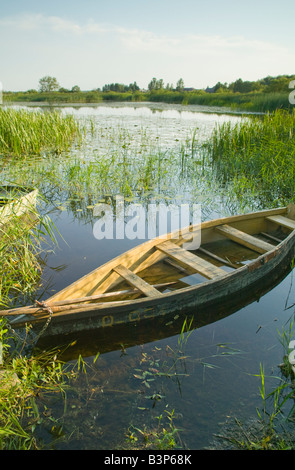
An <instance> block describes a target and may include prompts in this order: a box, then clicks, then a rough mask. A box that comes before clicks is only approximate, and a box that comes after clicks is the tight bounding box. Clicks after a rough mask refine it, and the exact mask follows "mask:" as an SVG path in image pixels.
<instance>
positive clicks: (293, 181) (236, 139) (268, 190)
mask: <svg viewBox="0 0 295 470" xmlns="http://www.w3.org/2000/svg"><path fill="white" fill-rule="evenodd" d="M294 132H295V111H294V110H293V112H292V113H289V112H287V111H283V110H278V111H275V112H274V113H270V114H267V115H265V116H263V117H262V118H259V117H251V118H247V119H244V120H243V121H242V122H241V123H239V124H235V125H233V124H231V123H224V124H222V125H220V126H219V127H217V128H216V129H215V130H214V132H213V134H212V136H211V138H210V139H209V141H208V143H207V144H206V146H207V151H208V154H209V157H210V158H211V162H212V164H213V166H214V167H215V169H216V170H217V173H218V174H219V175H220V178H221V179H222V180H223V182H224V183H234V185H235V188H236V190H237V191H239V189H241V190H242V191H241V192H244V191H245V186H246V188H247V187H248V188H250V187H251V188H252V190H255V191H256V193H257V195H258V196H259V197H262V198H263V200H264V201H265V203H266V204H267V205H270V204H273V205H278V204H286V203H288V202H291V201H294V200H295V178H294V176H295V158H294V157H295V140H294V138H293V137H294Z"/></svg>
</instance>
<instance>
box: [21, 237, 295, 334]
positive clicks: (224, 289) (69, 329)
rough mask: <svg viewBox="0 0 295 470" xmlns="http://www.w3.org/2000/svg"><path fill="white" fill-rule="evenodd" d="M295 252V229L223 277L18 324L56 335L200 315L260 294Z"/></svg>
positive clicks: (279, 275)
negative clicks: (174, 316) (155, 319)
mask: <svg viewBox="0 0 295 470" xmlns="http://www.w3.org/2000/svg"><path fill="white" fill-rule="evenodd" d="M294 255H295V230H294V231H292V232H291V233H290V234H289V235H288V236H287V237H286V238H285V240H284V241H282V242H281V243H279V245H277V246H276V247H274V248H273V249H272V250H271V251H268V252H267V253H265V254H262V255H260V256H258V257H257V258H256V259H255V260H254V261H252V262H250V263H249V264H247V265H244V266H242V267H240V268H239V269H237V270H235V271H232V272H230V273H228V274H227V275H225V276H223V277H220V278H218V279H213V280H208V281H205V282H203V283H201V284H197V285H194V286H189V287H186V288H182V289H180V290H175V291H171V292H167V293H164V294H162V295H160V296H159V297H155V298H153V297H145V298H139V299H135V300H132V301H130V302H126V301H117V302H105V303H97V304H93V303H89V304H86V305H85V304H84V305H81V306H78V307H77V306H76V307H75V308H73V310H72V311H69V310H67V311H66V312H59V313H54V314H53V315H52V317H51V320H50V321H49V322H48V323H47V324H46V322H47V321H48V315H47V316H46V317H45V316H44V318H36V317H34V318H33V317H32V316H29V315H24V316H23V317H22V318H21V319H20V318H18V319H17V322H16V323H15V326H17V328H23V327H24V326H25V324H26V323H31V325H32V328H33V330H34V331H36V333H37V334H38V333H40V332H41V331H42V334H43V335H46V336H51V335H65V334H69V333H73V332H79V331H83V330H86V331H87V330H91V329H98V328H107V327H112V326H119V325H122V324H128V323H129V324H132V323H133V324H134V323H136V322H140V321H144V320H147V319H153V318H155V317H160V316H165V315H169V314H170V315H171V314H173V313H175V314H177V313H181V312H190V313H191V314H192V315H194V316H195V317H197V316H199V315H204V314H205V315H206V311H208V310H209V309H210V308H220V307H222V304H224V305H226V304H227V302H229V301H230V300H232V299H234V298H236V299H240V298H241V297H243V296H244V297H245V298H247V295H248V297H249V296H250V297H251V296H252V297H253V292H257V298H259V296H260V295H261V294H260V292H261V289H264V290H265V288H266V286H275V285H276V283H277V282H279V280H280V279H281V278H282V276H283V275H285V274H287V273H288V272H289V271H290V270H291V264H292V261H293V259H294ZM45 324H46V329H45V330H44V326H45ZM12 326H13V322H12Z"/></svg>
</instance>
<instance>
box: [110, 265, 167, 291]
mask: <svg viewBox="0 0 295 470" xmlns="http://www.w3.org/2000/svg"><path fill="white" fill-rule="evenodd" d="M113 271H115V272H116V273H117V274H119V275H120V276H121V277H123V278H124V279H125V280H126V281H127V282H128V284H130V285H132V286H134V287H136V288H137V289H139V290H140V291H141V292H142V293H143V294H145V295H146V296H147V297H159V296H160V295H162V294H161V292H159V291H158V290H157V289H155V288H154V287H153V286H151V285H150V284H148V283H147V282H145V281H144V280H143V279H141V278H140V277H139V276H137V275H136V274H134V273H133V272H132V271H130V269H128V268H125V266H122V265H118V266H115V267H114V268H113Z"/></svg>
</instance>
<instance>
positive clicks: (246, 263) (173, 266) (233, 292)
mask: <svg viewBox="0 0 295 470" xmlns="http://www.w3.org/2000/svg"><path fill="white" fill-rule="evenodd" d="M294 229H295V207H294V206H293V205H292V206H288V207H285V208H280V209H272V210H267V211H260V212H253V213H250V214H246V215H237V216H231V217H227V218H221V219H216V220H211V221H206V222H203V223H202V224H201V238H202V243H201V246H199V247H198V246H196V247H193V250H190V251H188V250H186V249H184V247H185V246H186V245H185V244H188V243H189V241H190V242H191V241H192V240H193V239H194V238H196V235H197V234H198V233H199V230H200V225H198V226H197V225H195V226H190V227H187V228H186V229H183V230H181V234H179V231H177V232H172V233H170V234H168V235H167V236H166V239H163V236H161V237H158V238H155V239H153V240H149V241H147V242H145V243H143V244H142V245H140V246H137V247H135V248H132V249H131V250H129V251H127V252H126V253H124V254H122V255H120V256H118V257H116V258H114V259H113V260H111V261H109V262H108V263H106V264H104V265H103V266H101V267H99V268H97V269H96V270H94V271H92V272H91V273H89V274H87V275H86V276H84V277H82V278H81V279H79V280H78V281H76V282H74V283H73V284H71V285H70V286H68V287H66V288H65V289H63V290H61V291H60V292H58V293H56V294H55V295H53V296H52V297H50V298H49V299H47V300H46V302H41V303H37V304H36V305H35V306H29V307H23V308H16V309H11V310H6V311H5V310H4V311H2V312H1V315H5V316H9V318H10V321H11V323H12V324H13V327H14V328H22V327H24V326H25V324H26V323H29V324H31V326H32V327H33V329H36V331H40V329H42V331H43V330H44V328H43V327H44V326H46V330H45V331H44V334H46V335H54V334H65V333H69V332H75V331H81V330H89V329H97V328H100V327H106V326H113V325H119V324H125V323H132V322H138V321H139V320H143V319H148V318H153V317H155V316H161V315H167V314H171V313H173V312H174V313H175V312H181V311H185V310H187V309H194V311H195V315H196V314H198V312H199V309H200V310H203V311H204V309H205V310H206V309H207V308H208V309H209V307H210V306H214V308H217V307H218V305H220V304H221V303H223V302H227V301H228V300H230V299H233V298H234V297H242V296H245V293H247V292H248V293H249V292H251V290H255V288H256V286H257V285H258V284H261V283H262V284H266V285H268V286H269V285H270V283H271V284H272V285H275V283H276V282H277V281H278V279H279V277H280V276H281V273H282V272H283V271H286V269H287V267H290V264H291V260H292V259H293V256H294V248H295V231H294ZM189 237H190V238H189ZM191 245H192V243H190V248H191ZM249 296H250V297H251V295H250V294H249ZM20 314H21V316H19V315H20ZM204 314H205V313H204ZM12 315H13V316H15V315H17V316H16V318H13V319H11V316H12Z"/></svg>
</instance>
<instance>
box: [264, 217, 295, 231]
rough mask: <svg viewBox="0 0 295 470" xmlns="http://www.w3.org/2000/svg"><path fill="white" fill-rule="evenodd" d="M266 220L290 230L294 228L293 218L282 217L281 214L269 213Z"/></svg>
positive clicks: (294, 221)
mask: <svg viewBox="0 0 295 470" xmlns="http://www.w3.org/2000/svg"><path fill="white" fill-rule="evenodd" d="M266 219H267V220H270V221H271V222H275V223H276V224H278V225H281V226H282V227H286V228H289V229H290V230H295V220H291V219H288V217H284V216H283V215H271V216H269V217H266Z"/></svg>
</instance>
